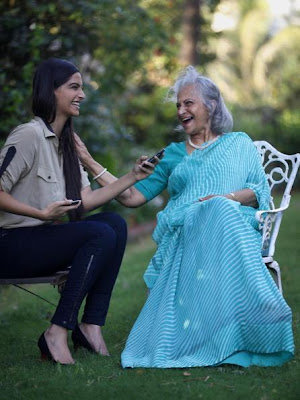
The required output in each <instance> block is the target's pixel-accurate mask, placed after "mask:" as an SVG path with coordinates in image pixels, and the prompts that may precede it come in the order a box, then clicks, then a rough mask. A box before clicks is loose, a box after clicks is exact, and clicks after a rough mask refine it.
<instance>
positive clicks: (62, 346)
mask: <svg viewBox="0 0 300 400" xmlns="http://www.w3.org/2000/svg"><path fill="white" fill-rule="evenodd" d="M44 338H45V342H46V346H47V347H48V350H49V352H50V354H51V356H52V358H53V360H54V361H55V362H59V363H61V364H75V361H74V359H73V357H72V355H71V353H70V349H69V347H68V342H67V339H68V331H67V330H66V329H65V328H63V327H61V326H59V325H51V326H50V327H49V328H48V329H47V330H46V331H45V333H44Z"/></svg>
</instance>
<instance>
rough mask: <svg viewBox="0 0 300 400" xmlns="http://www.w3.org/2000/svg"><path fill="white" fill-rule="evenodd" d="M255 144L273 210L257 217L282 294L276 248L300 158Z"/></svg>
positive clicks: (267, 258)
mask: <svg viewBox="0 0 300 400" xmlns="http://www.w3.org/2000/svg"><path fill="white" fill-rule="evenodd" d="M254 144H255V146H256V148H257V150H258V152H259V154H260V156H261V160H262V164H263V166H264V170H265V173H266V175H267V178H268V182H269V185H270V188H271V196H272V197H271V202H270V209H269V210H263V211H257V212H256V215H255V217H256V219H257V221H259V226H260V229H261V230H262V257H263V261H264V263H265V264H266V266H267V268H270V269H271V270H273V271H274V272H275V281H276V283H277V286H278V288H279V290H280V292H281V293H282V283H281V272H280V266H279V264H278V262H277V261H275V260H274V253H275V245H276V239H277V236H278V233H279V228H280V224H281V220H282V216H283V212H284V211H285V210H286V209H287V208H288V207H289V204H290V199H291V190H292V187H293V184H294V182H295V179H296V175H297V171H298V169H299V165H300V154H299V153H296V154H293V155H287V154H284V153H281V152H279V151H278V150H276V149H275V148H274V147H273V146H271V145H270V144H269V143H268V142H266V141H256V142H254ZM275 194H277V196H278V197H279V198H280V201H279V207H278V208H276V207H275V204H274V195H275Z"/></svg>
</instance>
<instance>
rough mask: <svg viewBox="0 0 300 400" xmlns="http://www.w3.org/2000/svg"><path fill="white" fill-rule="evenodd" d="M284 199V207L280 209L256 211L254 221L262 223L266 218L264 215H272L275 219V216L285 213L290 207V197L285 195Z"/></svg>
mask: <svg viewBox="0 0 300 400" xmlns="http://www.w3.org/2000/svg"><path fill="white" fill-rule="evenodd" d="M284 199H285V201H284V205H283V206H282V207H279V208H274V209H273V210H271V209H270V210H260V211H256V213H255V219H256V220H257V221H258V222H263V220H264V218H265V217H266V215H264V214H267V215H272V214H273V215H274V217H275V215H276V214H278V213H280V212H283V211H285V210H286V209H287V208H288V207H289V205H290V200H291V196H290V195H285V197H284Z"/></svg>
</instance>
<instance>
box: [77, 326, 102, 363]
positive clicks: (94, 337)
mask: <svg viewBox="0 0 300 400" xmlns="http://www.w3.org/2000/svg"><path fill="white" fill-rule="evenodd" d="M79 329H80V330H81V332H82V333H83V334H84V336H85V338H86V340H87V341H88V342H89V344H90V345H91V347H92V348H93V349H94V351H95V352H96V353H100V354H101V355H102V356H109V352H108V349H107V347H106V344H105V341H104V339H103V336H102V332H101V327H100V326H99V325H92V324H84V323H81V324H80V325H79Z"/></svg>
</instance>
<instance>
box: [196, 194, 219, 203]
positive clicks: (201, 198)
mask: <svg viewBox="0 0 300 400" xmlns="http://www.w3.org/2000/svg"><path fill="white" fill-rule="evenodd" d="M217 196H221V195H220V194H210V195H208V196H205V197H200V199H199V201H205V200H209V199H212V198H213V197H217Z"/></svg>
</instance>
